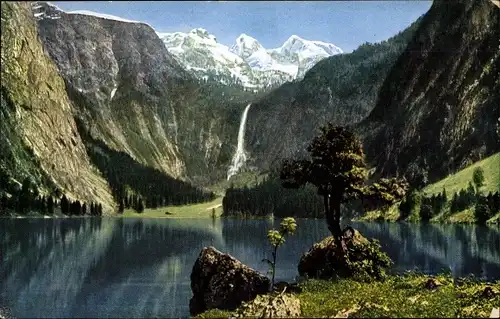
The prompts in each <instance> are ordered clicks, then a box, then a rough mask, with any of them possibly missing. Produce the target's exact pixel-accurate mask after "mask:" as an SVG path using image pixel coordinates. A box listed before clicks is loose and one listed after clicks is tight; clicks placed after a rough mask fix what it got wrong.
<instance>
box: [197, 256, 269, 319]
mask: <svg viewBox="0 0 500 319" xmlns="http://www.w3.org/2000/svg"><path fill="white" fill-rule="evenodd" d="M270 285H271V283H270V280H269V278H267V277H265V276H263V275H261V274H259V273H258V272H257V271H255V270H253V269H251V268H250V267H247V266H245V265H243V264H242V263H241V262H240V261H238V260H237V259H236V258H234V257H232V256H231V255H228V254H224V253H222V252H220V251H218V250H217V249H215V248H214V247H205V248H203V249H202V251H201V253H200V255H199V256H198V259H196V262H195V263H194V266H193V270H192V272H191V290H192V292H193V297H192V298H191V300H190V301H189V311H190V313H191V315H193V316H195V315H197V314H200V313H202V312H204V311H206V310H209V309H213V308H217V309H222V310H234V309H236V308H238V307H239V306H240V305H241V303H242V302H245V301H250V300H252V299H254V298H255V297H256V296H257V295H258V294H266V293H267V292H269V288H270Z"/></svg>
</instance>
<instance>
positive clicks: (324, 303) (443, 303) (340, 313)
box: [198, 274, 500, 318]
mask: <svg viewBox="0 0 500 319" xmlns="http://www.w3.org/2000/svg"><path fill="white" fill-rule="evenodd" d="M429 278H430V277H429V276H425V275H418V274H408V275H405V276H391V277H389V278H388V279H387V280H385V281H384V282H372V283H362V282H356V281H353V280H349V279H342V280H338V281H325V280H308V281H306V282H305V283H303V284H302V285H301V287H302V289H303V291H302V293H299V294H297V297H298V298H299V300H300V304H301V310H302V317H316V318H318V317H344V318H346V317H347V316H348V317H360V318H370V317H371V318H376V317H389V318H396V317H397V318H404V317H406V318H417V317H420V318H421V317H426V318H431V317H433V318H458V317H460V318H463V317H469V318H471V317H475V318H478V317H481V318H487V317H489V315H490V313H491V310H492V308H493V307H499V305H500V282H496V283H490V284H487V283H484V282H475V281H472V280H455V281H454V280H453V278H451V277H450V276H448V275H440V276H436V277H434V279H435V281H436V283H438V284H439V285H441V286H439V287H438V288H437V289H434V290H430V289H427V288H425V284H426V282H427V281H428V280H429ZM486 287H491V288H492V289H493V291H494V292H496V295H495V296H493V297H490V298H488V297H485V296H482V294H483V291H484V289H485V288H486ZM231 314H232V313H231V312H229V311H220V310H211V311H208V312H205V313H203V314H201V315H199V316H198V318H222V317H225V318H228V317H229V316H230V315H231Z"/></svg>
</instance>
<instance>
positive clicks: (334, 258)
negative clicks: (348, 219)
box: [298, 227, 392, 279]
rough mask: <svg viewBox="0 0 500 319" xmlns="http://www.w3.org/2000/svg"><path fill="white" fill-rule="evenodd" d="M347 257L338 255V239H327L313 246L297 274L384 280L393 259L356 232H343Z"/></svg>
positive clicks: (373, 242) (312, 276)
mask: <svg viewBox="0 0 500 319" xmlns="http://www.w3.org/2000/svg"><path fill="white" fill-rule="evenodd" d="M343 238H344V246H345V247H344V248H345V251H347V255H346V258H341V256H338V255H337V251H338V250H337V249H336V244H335V239H334V237H333V236H328V237H326V238H325V239H323V240H322V241H320V242H319V243H316V244H314V245H313V247H312V248H311V249H309V251H308V252H307V253H305V254H304V255H303V256H302V258H301V259H300V262H299V266H298V271H299V274H300V275H301V276H307V277H309V278H320V279H330V278H335V277H340V278H346V277H358V276H359V277H360V278H363V279H382V278H383V277H385V269H386V268H388V267H389V266H391V264H392V261H391V260H390V258H389V257H388V256H387V254H385V253H384V252H382V251H381V250H380V245H379V244H378V242H377V241H375V240H368V239H366V238H365V237H363V236H362V235H361V233H360V232H359V231H357V230H354V229H352V228H350V227H348V228H347V229H346V230H344V235H343Z"/></svg>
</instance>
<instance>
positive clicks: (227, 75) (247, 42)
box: [158, 28, 343, 88]
mask: <svg viewBox="0 0 500 319" xmlns="http://www.w3.org/2000/svg"><path fill="white" fill-rule="evenodd" d="M158 36H159V37H160V38H161V39H162V40H163V42H164V43H165V46H166V47H167V49H168V51H169V52H170V53H171V54H173V55H174V56H175V57H176V58H177V60H178V61H179V63H181V64H182V65H183V66H184V67H185V68H186V69H188V70H191V71H193V72H194V73H195V74H196V76H197V77H199V78H202V79H205V80H206V79H209V78H212V79H216V80H218V81H221V82H222V83H225V84H231V85H235V84H236V85H241V86H243V87H246V88H262V87H275V86H277V85H279V84H283V83H284V82H286V81H293V80H296V79H301V78H302V77H303V76H304V74H305V73H306V72H307V71H308V70H309V69H310V68H311V67H313V66H314V65H315V64H316V63H317V62H319V61H320V60H322V59H324V58H326V57H329V56H332V55H336V54H340V53H343V51H342V50H341V49H340V48H338V47H337V46H335V45H333V44H330V43H324V42H320V41H308V40H304V39H302V38H300V37H298V36H296V35H292V36H291V37H290V38H289V39H288V40H286V41H285V43H283V45H282V46H281V47H279V48H276V49H269V50H268V49H266V48H264V47H263V46H262V45H261V44H260V43H259V42H258V41H257V40H256V39H254V38H252V37H251V36H249V35H246V34H241V35H240V36H239V37H238V38H237V39H236V43H235V44H234V45H233V46H232V47H231V48H229V47H227V46H225V45H223V44H221V43H218V42H217V38H216V37H215V36H214V35H212V34H210V33H208V31H207V30H205V29H202V28H197V29H193V30H191V31H190V32H188V33H182V32H175V33H158Z"/></svg>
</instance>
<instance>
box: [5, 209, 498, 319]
mask: <svg viewBox="0 0 500 319" xmlns="http://www.w3.org/2000/svg"><path fill="white" fill-rule="evenodd" d="M274 223H275V227H277V226H278V223H279V221H275V222H274ZM297 224H298V228H297V233H296V234H295V235H293V236H292V237H289V238H288V239H287V241H286V243H285V244H284V246H283V247H281V248H280V249H279V250H278V265H277V274H276V275H277V280H293V279H294V278H295V276H296V275H297V264H298V260H299V258H300V256H301V255H302V254H303V253H304V252H305V251H307V250H308V249H309V247H310V246H311V245H312V244H313V243H314V242H316V241H318V240H320V239H322V238H323V237H324V236H326V235H328V230H327V228H326V225H325V221H324V220H314V219H298V220H297ZM353 226H354V227H355V228H357V229H359V230H360V231H361V232H362V233H363V234H364V235H365V236H368V237H373V238H377V239H379V240H380V242H381V245H382V248H383V249H384V250H385V251H386V252H388V253H389V255H390V257H391V258H392V259H393V260H394V262H395V267H394V270H395V271H405V270H409V269H418V270H420V271H423V272H427V273H436V272H441V271H443V270H446V269H447V270H448V271H449V269H451V271H452V273H453V274H454V275H455V276H466V275H469V274H474V275H476V276H478V277H484V278H485V279H491V280H493V279H500V230H499V229H498V228H487V227H480V226H470V225H421V224H414V225H413V224H404V223H403V224H389V223H353ZM272 227H273V222H272V221H270V220H237V219H229V220H220V219H218V220H215V221H212V220H210V219H182V220H181V219H120V218H102V219H101V218H71V219H0V309H1V308H3V309H5V308H7V309H9V311H10V312H11V313H12V315H13V316H15V317H37V318H40V317H52V318H53V317H115V318H116V317H126V318H131V317H136V318H137V317H148V318H149V317H188V316H189V310H188V304H189V299H190V298H191V288H190V279H189V276H190V273H191V269H192V266H193V264H194V262H195V260H196V258H197V256H198V254H199V252H200V250H201V248H203V247H204V246H208V245H214V246H215V247H216V248H218V249H219V250H221V251H223V252H228V253H230V254H232V255H233V256H235V257H236V258H238V259H239V260H241V261H242V262H243V263H245V264H246V265H249V266H251V267H253V268H254V269H256V270H258V271H261V272H262V273H265V272H266V271H267V268H266V267H267V266H266V265H265V264H264V263H261V262H260V261H261V260H262V259H263V258H267V257H270V247H269V244H268V242H267V238H266V233H267V230H269V229H270V228H272ZM0 312H2V310H0Z"/></svg>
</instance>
